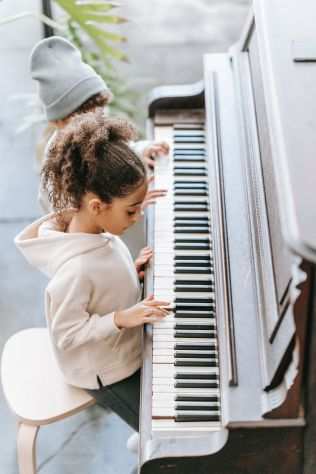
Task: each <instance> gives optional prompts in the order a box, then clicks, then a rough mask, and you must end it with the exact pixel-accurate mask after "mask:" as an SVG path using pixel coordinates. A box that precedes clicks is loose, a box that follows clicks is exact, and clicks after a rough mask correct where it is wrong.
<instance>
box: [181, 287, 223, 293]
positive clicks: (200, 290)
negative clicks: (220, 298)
mask: <svg viewBox="0 0 316 474" xmlns="http://www.w3.org/2000/svg"><path fill="white" fill-rule="evenodd" d="M213 289H214V287H212V286H210V287H208V286H176V287H175V290H174V291H175V293H208V292H210V291H212V290H213Z"/></svg>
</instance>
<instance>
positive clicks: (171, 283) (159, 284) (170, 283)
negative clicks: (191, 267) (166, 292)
mask: <svg viewBox="0 0 316 474" xmlns="http://www.w3.org/2000/svg"><path fill="white" fill-rule="evenodd" d="M192 277H194V278H187V277H185V275H174V274H173V272H172V274H171V275H170V276H169V277H165V278H161V277H155V279H154V288H156V289H164V288H166V289H170V288H173V287H175V286H176V284H175V281H178V282H179V283H178V284H179V285H183V284H184V283H183V282H184V281H192V285H193V286H194V285H197V286H198V285H199V283H198V282H199V281H203V282H205V283H207V284H209V285H210V286H211V285H213V284H214V276H213V275H209V276H208V275H201V277H203V278H198V275H192ZM186 286H188V285H186Z"/></svg>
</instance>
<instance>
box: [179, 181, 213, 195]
mask: <svg viewBox="0 0 316 474" xmlns="http://www.w3.org/2000/svg"><path fill="white" fill-rule="evenodd" d="M196 183H197V184H195V185H193V184H191V183H188V184H174V185H173V188H172V190H173V191H174V192H176V191H183V192H186V193H191V192H192V193H194V192H196V193H198V192H203V193H208V186H207V184H206V183H204V182H199V181H196Z"/></svg>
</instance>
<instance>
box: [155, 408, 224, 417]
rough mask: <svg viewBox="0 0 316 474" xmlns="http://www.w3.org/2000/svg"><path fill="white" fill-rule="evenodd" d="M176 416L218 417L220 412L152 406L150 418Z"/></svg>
mask: <svg viewBox="0 0 316 474" xmlns="http://www.w3.org/2000/svg"><path fill="white" fill-rule="evenodd" d="M177 415H192V416H199V415H210V416H211V415H214V416H220V411H219V410H214V411H213V410H212V411H208V410H207V408H205V410H203V408H201V410H192V411H190V410H175V409H174V408H167V407H156V406H154V407H153V408H152V416H156V417H162V416H172V417H175V416H177Z"/></svg>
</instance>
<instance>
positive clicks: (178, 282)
mask: <svg viewBox="0 0 316 474" xmlns="http://www.w3.org/2000/svg"><path fill="white" fill-rule="evenodd" d="M174 285H198V286H213V281H212V280H174Z"/></svg>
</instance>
